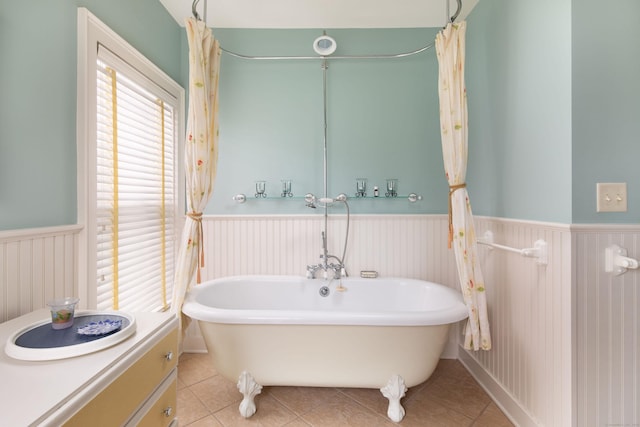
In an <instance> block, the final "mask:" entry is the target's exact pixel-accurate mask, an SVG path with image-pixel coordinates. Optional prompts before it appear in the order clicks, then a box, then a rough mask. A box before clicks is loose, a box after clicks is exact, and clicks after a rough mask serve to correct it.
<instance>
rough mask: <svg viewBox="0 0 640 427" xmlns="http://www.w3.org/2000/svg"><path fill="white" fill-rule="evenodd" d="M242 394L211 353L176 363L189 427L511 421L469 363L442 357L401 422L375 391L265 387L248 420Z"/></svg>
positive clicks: (409, 400) (183, 421)
mask: <svg viewBox="0 0 640 427" xmlns="http://www.w3.org/2000/svg"><path fill="white" fill-rule="evenodd" d="M241 400H242V394H240V392H239V391H238V389H237V387H236V385H235V383H234V382H232V381H228V380H226V379H225V378H223V377H222V376H220V375H217V374H216V372H215V370H213V368H212V367H211V362H210V360H209V356H208V355H207V354H184V355H182V356H181V357H180V363H179V366H178V416H179V419H180V425H181V426H188V427H221V426H224V427H230V426H268V427H285V426H286V427H338V426H339V427H343V426H344V427H350V426H352V427H360V426H362V427H392V426H396V427H397V426H401V427H432V426H433V427H449V426H451V427H464V426H474V427H503V426H504V427H511V426H512V424H511V423H510V422H509V420H508V419H507V418H506V416H505V415H504V414H503V413H502V412H501V411H500V409H499V408H498V407H497V406H496V405H495V404H494V403H493V402H491V399H490V398H489V396H488V395H487V394H486V393H485V392H484V390H482V388H481V387H480V386H479V385H478V383H477V382H476V381H475V380H474V379H473V377H472V376H471V374H469V372H468V371H467V370H466V368H465V367H464V366H463V365H462V364H461V363H460V362H459V361H457V360H445V359H443V360H440V362H439V363H438V367H437V368H436V370H435V371H434V373H433V375H432V376H431V378H429V379H428V380H427V381H425V382H424V383H422V384H419V385H417V386H414V387H412V388H410V389H409V390H408V391H407V394H406V396H405V397H404V398H403V399H402V405H403V407H404V408H405V410H406V415H405V417H404V419H403V420H402V422H401V424H396V423H393V422H392V421H391V420H389V418H388V417H387V415H386V413H387V408H388V400H387V399H386V398H385V397H384V396H382V394H381V393H380V391H379V390H377V389H358V388H354V389H351V388H316V387H265V388H264V389H263V390H262V393H261V394H259V395H258V396H256V398H255V402H256V406H257V408H258V410H257V412H256V414H254V415H253V416H252V417H250V418H248V419H245V418H243V417H242V416H241V415H240V413H239V411H238V406H239V404H240V401H241Z"/></svg>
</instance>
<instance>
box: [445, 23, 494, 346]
mask: <svg viewBox="0 0 640 427" xmlns="http://www.w3.org/2000/svg"><path fill="white" fill-rule="evenodd" d="M465 32H466V22H464V21H463V22H458V23H450V24H448V25H447V26H446V27H445V28H444V29H443V30H442V31H440V33H438V35H437V36H436V54H437V57H438V64H439V77H438V93H439V96H440V133H441V137H442V155H443V159H444V169H445V172H446V176H447V181H448V183H449V247H451V245H453V248H454V252H455V257H456V265H457V267H458V276H459V278H460V287H461V289H462V295H463V297H464V301H465V303H466V304H467V308H468V310H469V319H468V321H467V325H466V327H465V339H464V348H466V349H473V350H480V349H483V350H490V349H491V334H490V332H489V320H488V318H487V302H486V294H485V284H484V279H483V278H482V271H481V270H480V265H479V262H478V247H477V241H476V232H475V228H474V226H473V215H472V213H471V204H470V202H469V195H468V193H467V189H466V183H465V178H466V173H467V129H468V123H467V92H466V88H465V83H464V60H465Z"/></svg>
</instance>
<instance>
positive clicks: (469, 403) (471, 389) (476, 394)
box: [419, 375, 491, 419]
mask: <svg viewBox="0 0 640 427" xmlns="http://www.w3.org/2000/svg"><path fill="white" fill-rule="evenodd" d="M419 395H420V396H425V397H426V399H428V400H433V401H434V402H437V403H439V404H441V405H442V406H445V407H447V408H449V409H453V410H455V411H457V412H459V413H461V414H464V415H466V416H468V417H470V418H472V419H475V418H477V417H478V416H480V414H481V413H482V411H484V409H485V408H486V407H487V405H488V404H489V402H491V399H490V398H489V396H488V395H487V394H486V393H485V391H484V390H483V389H482V387H480V386H479V385H478V383H477V382H475V380H473V378H471V377H470V378H465V379H459V378H456V377H448V376H446V375H442V376H439V377H438V378H436V379H435V380H434V381H433V382H432V383H430V384H429V385H427V386H426V387H425V388H423V389H422V390H421V391H420V393H419Z"/></svg>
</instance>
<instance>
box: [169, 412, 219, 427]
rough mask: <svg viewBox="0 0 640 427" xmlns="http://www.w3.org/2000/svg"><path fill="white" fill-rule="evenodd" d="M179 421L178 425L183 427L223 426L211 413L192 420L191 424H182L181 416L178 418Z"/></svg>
mask: <svg viewBox="0 0 640 427" xmlns="http://www.w3.org/2000/svg"><path fill="white" fill-rule="evenodd" d="M179 421H180V425H181V426H184V427H224V426H223V425H222V424H220V421H218V420H217V419H216V418H215V417H214V416H213V415H209V416H207V417H205V418H201V419H199V420H197V421H194V422H192V423H191V424H184V423H183V421H182V419H181V418H180V419H179Z"/></svg>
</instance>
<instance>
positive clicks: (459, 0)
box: [192, 0, 462, 60]
mask: <svg viewBox="0 0 640 427" xmlns="http://www.w3.org/2000/svg"><path fill="white" fill-rule="evenodd" d="M198 1H200V0H194V1H193V5H192V11H193V13H194V17H196V19H199V18H198V17H197V12H196V11H195V5H196V4H197V3H198ZM457 3H458V8H457V10H456V12H455V13H454V14H453V15H452V16H451V18H450V19H451V22H454V21H455V20H456V18H458V15H460V12H461V11H462V0H457ZM205 6H206V0H205ZM447 15H449V0H447ZM434 46H435V43H430V44H428V45H426V46H424V47H421V48H419V49H416V50H412V51H410V52H402V53H394V54H377V55H335V56H334V55H331V59H332V60H333V59H395V58H404V57H407V56H412V55H416V54H418V53H422V52H424V51H427V50H429V49H431V48H432V47H434ZM220 50H222V51H223V52H224V53H226V54H228V55H231V56H234V57H236V58H240V59H256V60H313V59H316V60H317V59H322V60H326V59H327V58H328V56H322V55H319V56H253V55H243V54H240V53H236V52H232V51H230V50H227V49H225V48H223V47H220Z"/></svg>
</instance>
